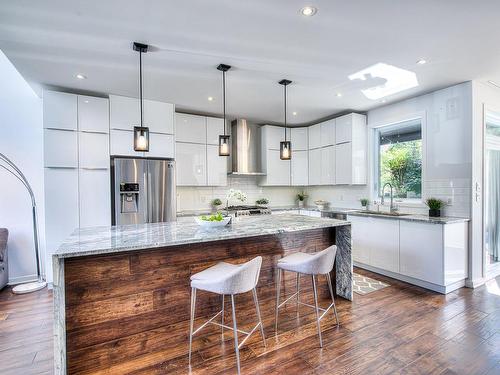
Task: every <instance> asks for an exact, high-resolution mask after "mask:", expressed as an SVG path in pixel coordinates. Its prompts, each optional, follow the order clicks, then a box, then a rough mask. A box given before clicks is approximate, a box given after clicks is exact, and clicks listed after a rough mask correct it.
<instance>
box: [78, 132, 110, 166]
mask: <svg viewBox="0 0 500 375" xmlns="http://www.w3.org/2000/svg"><path fill="white" fill-rule="evenodd" d="M79 143H80V145H79V147H78V151H79V154H80V163H79V164H80V168H90V169H106V168H109V164H110V160H109V136H108V134H100V133H80V138H79Z"/></svg>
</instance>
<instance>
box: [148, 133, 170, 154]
mask: <svg viewBox="0 0 500 375" xmlns="http://www.w3.org/2000/svg"><path fill="white" fill-rule="evenodd" d="M144 156H148V157H152V158H173V157H175V146H174V136H173V135H171V134H160V133H150V134H149V152H145V153H144Z"/></svg>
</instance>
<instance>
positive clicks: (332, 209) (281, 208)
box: [177, 205, 356, 217]
mask: <svg viewBox="0 0 500 375" xmlns="http://www.w3.org/2000/svg"><path fill="white" fill-rule="evenodd" d="M270 209H271V211H295V210H307V211H320V212H331V213H340V214H347V213H349V212H351V211H356V209H353V208H343V207H328V208H327V209H325V210H320V209H319V208H318V207H316V206H304V207H299V206H297V205H291V206H271V207H270ZM221 211H224V209H222V210H221ZM211 212H212V210H210V209H209V208H207V209H205V210H183V211H179V212H177V217H190V216H199V215H207V214H209V213H211Z"/></svg>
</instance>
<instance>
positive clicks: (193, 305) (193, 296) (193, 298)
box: [189, 288, 196, 366]
mask: <svg viewBox="0 0 500 375" xmlns="http://www.w3.org/2000/svg"><path fill="white" fill-rule="evenodd" d="M195 310H196V288H191V321H190V324H189V366H191V348H192V345H193V327H194V312H195Z"/></svg>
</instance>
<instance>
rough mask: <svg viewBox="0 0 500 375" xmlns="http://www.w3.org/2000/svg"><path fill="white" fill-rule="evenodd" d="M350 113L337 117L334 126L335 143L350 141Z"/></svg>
mask: <svg viewBox="0 0 500 375" xmlns="http://www.w3.org/2000/svg"><path fill="white" fill-rule="evenodd" d="M351 129H352V114H348V115H345V116H341V117H337V124H336V127H335V138H336V143H337V144H339V143H345V142H351V141H352V132H351Z"/></svg>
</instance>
